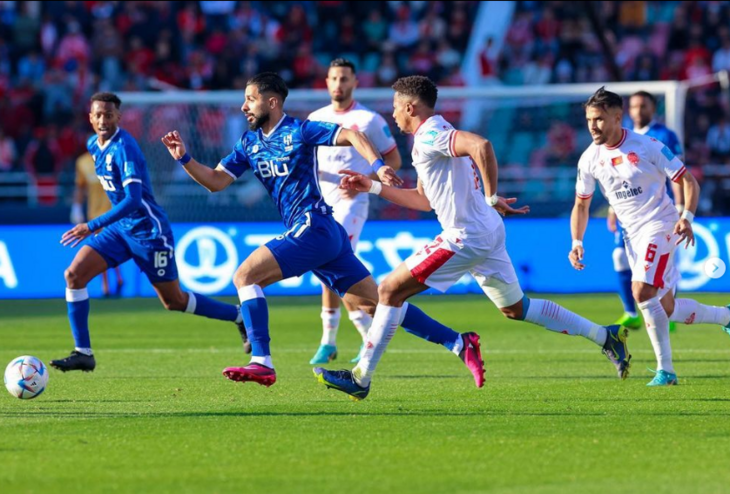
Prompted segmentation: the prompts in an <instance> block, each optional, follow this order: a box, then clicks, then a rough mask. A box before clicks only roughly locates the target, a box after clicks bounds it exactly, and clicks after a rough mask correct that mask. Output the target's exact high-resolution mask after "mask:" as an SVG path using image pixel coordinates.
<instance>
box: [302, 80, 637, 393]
mask: <svg viewBox="0 0 730 494" xmlns="http://www.w3.org/2000/svg"><path fill="white" fill-rule="evenodd" d="M393 89H394V90H395V95H394V98H393V108H394V111H393V118H394V119H395V122H396V125H397V126H398V128H399V129H400V130H401V131H402V132H404V133H407V134H413V136H414V144H413V151H412V154H411V156H412V158H413V166H414V167H415V168H416V172H417V173H418V187H417V188H416V189H410V190H403V189H396V188H394V187H388V186H384V185H381V184H380V183H378V182H374V181H372V180H371V179H370V178H368V177H367V176H365V175H363V174H359V173H356V172H353V171H344V172H343V174H346V175H348V176H347V177H346V178H343V180H342V186H343V187H346V188H349V189H354V190H358V191H361V192H370V193H374V194H378V195H380V196H381V197H383V198H385V199H388V200H389V201H391V202H394V203H396V204H399V205H401V206H405V207H409V208H412V209H417V210H421V211H431V209H432V208H433V209H434V210H435V211H436V215H437V216H438V220H439V223H440V224H441V227H442V228H443V232H442V233H441V234H440V235H438V236H437V237H436V239H435V240H434V241H433V242H432V243H431V244H429V245H427V246H425V247H424V248H423V249H422V250H421V251H420V252H418V253H416V254H414V255H412V256H410V257H409V258H408V259H406V260H405V262H403V263H402V264H401V265H400V266H398V267H397V268H396V269H395V271H393V272H392V273H391V274H390V275H388V277H387V278H386V279H385V280H384V281H383V282H382V283H381V285H380V288H379V290H378V294H379V296H380V301H379V303H378V307H377V310H376V312H375V318H374V320H373V324H372V326H371V327H370V331H369V332H368V338H367V340H368V342H367V345H366V347H367V349H366V351H365V352H364V353H363V356H362V359H361V360H360V362H359V363H358V364H357V366H356V367H355V368H354V369H353V371H352V372H350V371H346V370H343V371H328V370H325V369H322V368H319V367H318V368H315V370H314V371H315V375H316V376H317V379H318V380H319V381H320V382H321V383H323V384H325V385H326V386H327V387H330V388H334V389H338V390H340V391H343V392H345V393H347V394H348V395H350V396H351V397H353V398H356V399H362V398H364V397H366V396H367V394H368V392H369V390H370V381H371V378H372V376H373V373H374V372H375V367H376V366H377V364H378V361H379V360H380V358H381V356H382V354H383V352H384V350H385V347H386V346H387V344H388V342H389V341H390V339H391V338H392V337H393V334H394V333H395V330H396V328H397V327H398V326H399V325H401V324H403V323H404V322H406V320H407V319H408V314H409V312H410V306H409V304H408V303H406V300H407V299H408V298H410V297H412V296H413V295H416V294H418V293H421V292H423V291H424V290H426V289H428V288H434V289H436V290H439V291H441V292H445V291H446V290H447V289H448V288H449V287H451V286H452V285H453V284H454V283H456V282H457V281H458V280H459V279H460V278H461V277H462V276H463V275H464V274H466V273H470V274H471V275H472V276H473V277H474V278H475V279H476V281H477V283H479V286H480V287H481V288H482V290H483V291H484V293H485V294H486V295H487V297H489V299H491V300H492V302H494V304H495V305H496V306H497V307H499V309H500V310H501V311H502V313H503V314H504V315H505V316H506V317H508V318H509V319H515V320H522V321H527V322H531V323H533V324H537V325H540V326H543V327H545V328H547V329H549V330H551V331H555V332H558V333H565V334H570V335H580V336H583V337H585V338H587V339H589V340H591V341H592V342H594V343H595V344H596V345H598V346H600V347H601V349H602V352H603V353H604V354H605V355H606V356H607V357H608V358H609V360H610V361H611V362H612V363H613V364H614V365H615V367H616V370H617V372H618V376H619V377H620V378H621V379H625V378H626V377H627V376H628V373H629V364H630V359H631V355H629V351H628V348H627V346H626V337H627V335H628V331H627V330H626V329H625V328H622V327H620V326H609V327H604V326H600V325H598V324H595V323H593V322H591V321H589V320H587V319H585V318H583V317H581V316H579V315H578V314H574V313H573V312H570V311H568V310H567V309H565V308H563V307H561V306H559V305H558V304H556V303H554V302H550V301H548V300H540V299H529V298H527V297H526V296H525V295H524V293H523V292H522V289H521V288H520V284H519V281H518V280H517V275H516V273H515V270H514V267H513V266H512V261H511V260H510V258H509V255H508V254H507V249H506V246H505V229H504V223H503V222H502V219H501V218H500V214H501V215H505V216H507V215H513V214H526V213H527V212H529V208H528V207H527V206H523V207H521V208H519V209H513V208H512V207H511V206H510V204H513V203H514V202H515V201H516V199H504V198H502V197H498V196H497V159H496V157H495V155H494V150H493V149H492V144H491V143H490V142H489V141H487V140H486V139H484V138H483V137H481V136H478V135H476V134H472V133H470V132H464V131H457V130H456V129H454V127H453V126H452V125H451V124H450V123H448V122H447V121H446V120H444V118H443V117H442V116H440V115H436V114H435V111H434V107H435V106H436V99H437V96H438V90H437V88H436V85H435V84H434V83H433V82H432V81H431V80H430V79H429V78H427V77H423V76H410V77H404V78H401V79H398V80H397V81H396V82H395V84H393ZM477 167H478V168H479V172H480V173H481V175H482V177H484V193H482V191H481V186H480V183H479V176H478V174H477ZM485 196H486V197H485ZM490 206H491V207H490ZM411 326H413V325H411ZM419 327H420V329H421V330H423V331H425V330H428V331H433V330H432V329H431V328H438V329H439V330H441V331H444V330H449V329H448V328H446V327H445V326H443V325H441V324H440V323H438V322H436V321H433V320H431V321H429V322H426V321H424V322H423V323H422V324H420V325H419ZM442 328H443V329H442ZM449 331H450V330H449ZM462 344H463V345H466V346H468V347H476V348H478V347H479V336H478V335H476V334H475V333H472V336H470V337H469V338H468V339H464V340H463V341H456V342H453V346H454V348H455V351H456V349H458V348H459V345H462ZM480 377H481V379H480V381H479V382H478V383H477V386H479V387H481V386H482V384H483V382H484V376H483V375H482V376H480Z"/></svg>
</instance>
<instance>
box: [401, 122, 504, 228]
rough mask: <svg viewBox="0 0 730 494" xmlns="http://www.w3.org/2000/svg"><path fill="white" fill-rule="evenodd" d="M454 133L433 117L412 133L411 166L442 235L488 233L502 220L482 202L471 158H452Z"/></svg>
mask: <svg viewBox="0 0 730 494" xmlns="http://www.w3.org/2000/svg"><path fill="white" fill-rule="evenodd" d="M457 132H458V131H457V130H455V129H454V127H452V126H451V124H450V123H448V122H447V121H446V120H444V118H443V117H442V116H441V115H433V116H431V117H430V118H428V119H427V120H425V121H424V122H422V123H421V125H420V126H419V127H418V129H416V132H415V134H414V139H413V140H414V142H413V152H412V153H411V156H412V158H413V167H414V168H415V169H416V172H417V173H418V178H419V180H420V181H421V183H423V190H424V192H425V194H426V197H427V198H428V200H429V202H430V203H431V207H432V208H433V209H434V211H436V215H437V216H438V220H439V223H441V228H443V230H444V232H446V233H447V234H448V233H453V234H455V235H457V236H458V237H460V238H467V237H477V236H481V235H485V234H487V233H489V232H492V231H493V230H494V229H495V228H497V227H498V226H499V225H500V224H502V218H501V217H500V216H499V214H498V213H497V212H496V211H495V210H494V209H493V208H491V207H489V206H488V205H487V203H486V201H485V198H484V193H483V192H482V190H481V187H480V185H479V175H478V173H477V169H476V165H475V164H474V163H473V162H472V160H471V158H469V157H463V158H458V157H455V156H454V154H455V151H454V138H455V136H456V134H457Z"/></svg>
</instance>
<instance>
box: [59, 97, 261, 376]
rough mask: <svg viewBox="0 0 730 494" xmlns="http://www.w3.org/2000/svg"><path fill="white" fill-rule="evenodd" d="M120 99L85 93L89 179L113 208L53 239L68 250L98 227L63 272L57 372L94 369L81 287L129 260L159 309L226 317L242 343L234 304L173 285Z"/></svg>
mask: <svg viewBox="0 0 730 494" xmlns="http://www.w3.org/2000/svg"><path fill="white" fill-rule="evenodd" d="M121 104H122V102H121V100H120V99H119V97H117V96H116V95H115V94H112V93H96V94H94V95H93V96H92V97H91V109H90V111H89V121H90V122H91V126H92V127H93V128H94V132H95V135H93V136H91V137H90V138H89V140H88V141H87V142H86V147H87V149H88V150H89V153H90V154H91V156H92V158H93V159H94V164H95V168H96V176H97V178H98V179H99V181H100V182H101V185H102V187H103V188H104V190H105V191H106V194H107V196H108V197H109V200H110V201H111V203H112V204H113V206H114V207H113V208H112V209H111V210H110V211H108V212H106V213H104V214H103V215H101V216H99V217H98V218H94V219H92V220H91V221H89V222H88V223H80V224H78V225H76V226H75V227H74V228H72V229H71V230H69V231H67V232H66V233H64V234H63V236H62V237H61V243H62V244H63V245H64V246H71V247H75V246H77V245H78V244H79V243H81V241H83V240H84V239H85V238H87V237H90V236H91V235H92V234H93V233H94V232H98V231H99V230H102V229H103V230H102V231H101V233H98V234H97V235H94V236H93V237H91V238H90V239H89V241H88V242H87V243H86V244H85V245H83V246H82V247H81V250H79V252H78V254H76V257H74V260H73V262H71V266H69V268H68V269H67V270H66V272H65V273H64V275H65V277H66V302H67V303H68V318H69V322H70V324H71V332H72V333H73V337H74V342H75V345H76V347H75V349H74V350H73V351H72V352H71V355H69V356H68V357H66V358H64V359H60V360H52V361H51V366H53V367H55V368H56V369H59V370H62V371H64V372H65V371H70V370H82V371H93V370H94V368H95V367H96V360H95V359H94V354H93V352H92V350H91V340H90V337H89V293H88V290H87V288H86V287H87V285H88V283H89V282H90V281H91V280H92V279H93V278H94V277H95V276H97V275H98V274H101V273H103V272H105V271H106V270H107V269H109V268H113V267H116V266H119V265H120V264H123V263H124V262H126V261H128V260H130V259H132V260H134V262H135V264H137V266H138V267H139V268H140V269H141V270H142V271H143V272H144V273H145V274H146V275H147V278H149V280H150V282H151V283H152V286H153V287H154V289H155V291H156V292H157V296H158V297H159V298H160V301H161V302H162V304H163V305H164V306H165V309H167V310H175V311H184V312H187V313H190V314H196V315H199V316H205V317H210V318H213V319H220V320H221V321H231V322H234V323H236V324H237V325H238V328H239V332H240V333H241V337H242V338H243V339H244V347H246V346H247V342H246V331H245V328H244V327H243V322H242V318H241V315H240V314H239V312H238V309H237V308H236V306H234V305H230V304H224V303H222V302H218V301H216V300H213V299H210V298H208V297H205V296H203V295H200V294H197V293H193V292H185V291H183V290H182V289H181V288H180V282H179V281H178V276H177V266H176V265H175V259H174V252H175V248H174V245H175V244H174V240H173V237H172V230H171V229H170V223H169V222H168V220H167V215H166V214H165V212H164V211H163V210H162V208H161V207H160V206H159V205H158V204H157V202H156V201H155V198H154V196H153V195H152V185H151V183H150V177H149V173H148V171H147V162H146V160H145V158H144V156H143V155H142V151H141V150H140V148H139V146H138V145H137V141H135V139H134V138H133V137H132V136H131V135H130V134H129V133H128V132H127V131H125V130H124V129H122V128H121V127H119V122H120V119H121V116H122V114H121V111H120V107H121Z"/></svg>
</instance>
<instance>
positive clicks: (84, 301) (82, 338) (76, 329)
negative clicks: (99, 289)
mask: <svg viewBox="0 0 730 494" xmlns="http://www.w3.org/2000/svg"><path fill="white" fill-rule="evenodd" d="M66 305H67V306H68V322H69V324H70V325H71V333H72V334H73V337H74V344H75V345H76V350H77V351H78V350H81V351H82V353H87V354H89V355H91V339H90V338H89V291H88V290H87V289H86V288H81V289H79V290H73V289H71V288H66Z"/></svg>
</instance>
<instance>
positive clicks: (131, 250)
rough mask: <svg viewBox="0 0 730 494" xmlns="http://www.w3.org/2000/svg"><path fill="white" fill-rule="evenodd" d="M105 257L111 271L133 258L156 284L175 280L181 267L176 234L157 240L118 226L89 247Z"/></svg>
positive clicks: (101, 235)
mask: <svg viewBox="0 0 730 494" xmlns="http://www.w3.org/2000/svg"><path fill="white" fill-rule="evenodd" d="M86 245H88V246H89V247H91V248H92V249H94V250H95V251H96V252H98V253H99V255H100V256H101V257H103V258H104V260H105V261H106V263H107V264H108V265H109V267H110V268H113V267H116V266H119V265H120V264H123V263H125V262H127V261H128V260H130V259H134V263H135V264H136V265H137V266H139V269H141V270H142V272H143V273H144V274H146V275H147V278H149V280H150V282H151V283H152V284H155V283H162V282H165V281H175V280H176V279H177V278H178V276H177V265H176V264H175V259H174V257H173V256H174V252H175V248H174V245H175V241H174V239H173V237H172V232H170V231H167V232H165V234H164V235H160V236H158V237H153V238H136V237H134V236H132V235H130V234H128V233H126V232H125V231H124V230H122V229H121V228H120V227H119V226H117V225H116V224H113V225H109V226H108V227H106V228H104V229H103V230H102V231H101V233H99V234H98V235H94V236H92V237H90V238H89V241H88V242H87V244H86Z"/></svg>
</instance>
